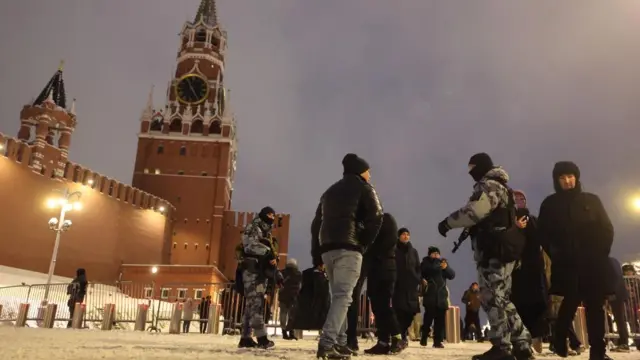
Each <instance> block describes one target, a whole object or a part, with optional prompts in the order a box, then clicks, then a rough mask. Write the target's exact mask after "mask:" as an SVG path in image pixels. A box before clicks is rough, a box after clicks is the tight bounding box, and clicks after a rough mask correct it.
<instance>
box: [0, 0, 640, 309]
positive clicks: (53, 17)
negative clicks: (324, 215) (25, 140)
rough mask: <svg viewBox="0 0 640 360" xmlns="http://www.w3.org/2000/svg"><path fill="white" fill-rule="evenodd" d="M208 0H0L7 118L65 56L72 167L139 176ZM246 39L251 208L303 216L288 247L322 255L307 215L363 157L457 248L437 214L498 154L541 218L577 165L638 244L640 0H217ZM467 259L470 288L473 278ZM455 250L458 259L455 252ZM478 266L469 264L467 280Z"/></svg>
mask: <svg viewBox="0 0 640 360" xmlns="http://www.w3.org/2000/svg"><path fill="white" fill-rule="evenodd" d="M197 5H198V0H188V1H187V0H182V1H172V0H146V1H126V0H110V1H80V0H77V1H71V0H59V1H55V2H52V1H44V0H40V1H36V0H23V1H10V2H3V3H2V4H0V14H2V15H0V16H1V17H2V21H0V49H2V67H0V83H1V84H2V93H1V94H2V96H0V115H1V117H0V124H1V129H2V131H4V132H6V133H9V134H15V133H17V129H18V124H19V121H18V113H19V110H20V107H21V106H22V105H23V104H24V103H25V102H27V101H28V100H29V99H30V98H31V97H33V96H36V95H37V93H38V91H40V89H41V87H42V86H44V84H45V82H46V81H47V79H48V78H49V77H50V76H51V74H52V73H53V72H54V71H55V68H56V66H57V63H58V61H59V59H61V58H65V59H66V60H67V67H66V73H65V76H66V81H67V89H68V92H69V94H70V96H72V97H77V98H78V113H79V126H78V129H77V131H76V132H75V133H74V135H73V143H72V148H71V158H72V159H73V160H74V161H77V162H80V163H83V164H87V165H90V166H91V167H93V168H94V169H96V170H98V171H101V172H103V173H105V174H109V175H110V176H114V177H116V178H118V179H121V180H124V181H129V179H131V172H132V167H133V161H134V154H135V147H136V135H135V134H136V131H137V129H138V118H139V115H140V113H141V111H142V108H143V107H144V105H145V102H146V96H147V93H148V89H149V87H150V85H151V84H155V85H156V89H157V90H158V91H157V92H156V94H155V101H156V103H157V104H162V103H163V100H164V95H165V94H164V89H165V88H166V83H167V81H168V80H169V77H170V75H171V72H172V68H173V65H174V60H175V55H176V50H177V47H178V38H177V33H178V32H179V30H180V28H181V26H182V24H183V22H184V21H185V20H187V19H191V18H192V17H193V15H194V14H195V10H196V8H197ZM218 8H219V13H220V19H221V21H222V22H223V23H224V25H225V26H226V27H227V30H228V31H229V56H228V63H227V74H226V77H225V79H226V81H227V84H228V85H229V86H230V87H231V89H232V92H231V100H232V106H233V109H234V111H235V113H236V115H237V120H238V123H239V136H240V155H239V169H238V174H237V181H236V186H235V188H236V190H235V192H234V207H235V208H236V209H241V210H256V209H259V208H260V207H262V206H263V205H265V204H271V205H273V206H274V207H276V209H278V210H283V211H288V212H291V213H292V217H293V221H294V223H293V228H292V233H291V235H292V237H291V239H292V244H291V253H292V254H293V255H294V256H295V257H297V258H299V259H300V260H301V262H302V263H304V264H309V263H310V261H309V257H308V251H309V245H308V243H309V234H308V233H309V230H308V229H309V223H310V220H311V218H312V215H313V211H314V209H315V206H316V203H317V201H318V198H319V196H320V194H321V193H322V191H323V190H324V188H326V187H327V186H328V185H329V184H330V183H331V182H332V181H335V180H336V179H337V178H338V177H339V176H340V173H341V166H340V160H341V158H342V156H343V155H344V154H345V153H346V152H350V151H352V152H357V153H358V154H360V155H361V156H362V157H364V158H366V159H367V160H368V161H369V162H370V163H371V165H372V168H373V176H374V182H375V184H376V186H377V187H378V190H379V193H380V195H381V197H382V200H383V204H384V206H385V208H386V209H387V210H389V211H391V212H393V213H394V214H395V216H396V217H397V219H398V222H399V223H400V224H402V225H406V226H408V227H409V228H410V229H411V230H412V236H413V240H414V242H415V244H416V246H417V247H418V249H419V250H420V251H421V253H423V254H424V253H425V250H426V247H427V246H428V245H430V244H435V245H438V246H440V247H441V249H443V251H445V254H446V250H447V249H448V248H449V243H450V241H451V240H452V239H442V238H441V237H439V235H438V234H437V231H436V224H437V223H438V221H439V220H441V219H442V218H443V217H444V216H446V215H447V214H448V213H449V212H450V211H452V210H454V209H455V208H456V207H457V206H460V205H462V204H463V203H464V202H465V200H466V197H467V196H468V194H469V192H470V189H471V179H470V177H469V176H468V175H467V174H466V162H467V160H468V158H469V156H470V155H471V154H473V153H474V152H478V151H486V152H489V153H490V154H491V155H492V156H493V158H494V160H495V161H496V162H497V163H500V164H503V165H504V166H505V167H506V168H507V170H508V171H509V172H510V174H511V176H512V183H513V186H514V187H517V188H521V189H523V190H525V191H526V192H527V194H528V197H529V203H530V205H531V206H532V207H533V208H534V209H535V211H536V212H537V209H536V208H537V206H539V204H540V202H541V200H542V199H543V197H544V196H545V195H547V194H548V193H549V192H550V191H552V186H551V169H552V167H553V163H554V162H555V161H557V160H565V159H571V160H575V161H576V162H577V163H578V164H579V165H580V166H581V168H582V172H583V177H584V183H585V186H586V188H587V189H589V190H592V191H595V192H596V193H598V194H600V195H601V197H602V198H603V200H604V202H605V204H606V206H607V207H608V210H609V211H610V213H611V217H612V218H613V221H614V222H615V225H616V231H617V234H618V235H617V238H616V245H615V251H616V253H617V254H620V255H621V254H624V253H626V252H629V251H633V250H636V251H637V245H634V244H637V241H636V239H635V236H636V234H637V228H638V224H640V217H639V216H635V215H632V214H630V213H629V211H628V209H627V207H626V204H627V203H626V199H625V197H627V196H629V194H633V193H635V192H637V191H640V187H639V186H638V183H639V181H638V179H639V178H640V168H639V167H638V165H637V164H638V161H637V157H638V155H637V154H638V153H640V142H638V141H637V136H638V135H637V134H638V133H639V132H640V125H639V124H640V122H639V119H640V105H639V104H640V102H638V96H639V95H638V94H640V65H639V64H640V46H639V45H638V41H637V34H638V33H640V29H639V27H640V25H639V24H640V22H638V16H639V15H638V14H640V7H638V6H637V5H636V4H634V3H632V2H628V3H611V2H600V1H571V2H562V3H558V2H539V1H536V2H509V3H505V2H503V1H500V2H498V1H482V2H473V3H471V2H463V1H460V2H456V1H447V2H432V1H419V0H415V1H413V0H402V1H382V0H360V1H356V0H352V1H348V2H347V1H337V0H331V1H329V0H327V1H322V2H318V1H284V0H270V1H262V0H251V1H250V0H243V1H230V0H226V1H225V0H220V1H219V5H218ZM467 251H468V249H463V250H461V251H460V253H459V254H457V255H455V256H453V257H452V259H451V263H452V265H453V266H455V267H457V268H458V270H459V271H458V273H459V274H460V277H459V278H460V280H459V281H458V282H457V284H454V285H453V286H452V287H453V289H454V290H455V291H454V295H455V296H456V297H457V296H458V295H456V294H458V293H459V292H460V291H461V289H462V288H463V287H466V285H467V284H468V283H470V282H471V281H473V280H474V279H475V275H473V272H472V268H473V267H472V265H471V264H470V261H471V260H470V258H471V257H470V255H469V254H468V253H467ZM446 255H447V256H449V255H448V254H446ZM463 270H466V271H463Z"/></svg>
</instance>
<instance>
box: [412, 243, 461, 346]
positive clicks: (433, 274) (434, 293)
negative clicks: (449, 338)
mask: <svg viewBox="0 0 640 360" xmlns="http://www.w3.org/2000/svg"><path fill="white" fill-rule="evenodd" d="M420 269H421V272H422V278H423V279H425V280H426V281H427V292H426V293H425V294H424V296H423V297H422V303H423V305H424V319H423V321H422V336H421V337H420V345H422V346H426V345H427V338H428V337H429V332H430V331H429V329H430V327H431V324H432V323H433V347H434V348H443V347H444V345H443V344H442V342H443V341H444V339H443V336H444V322H445V320H446V315H447V310H448V309H449V289H447V280H453V279H454V278H455V277H456V273H455V271H453V269H452V268H451V267H449V264H448V263H447V260H446V259H443V258H441V257H440V249H438V248H437V247H435V246H430V247H429V250H428V254H427V257H425V258H424V259H422V264H420Z"/></svg>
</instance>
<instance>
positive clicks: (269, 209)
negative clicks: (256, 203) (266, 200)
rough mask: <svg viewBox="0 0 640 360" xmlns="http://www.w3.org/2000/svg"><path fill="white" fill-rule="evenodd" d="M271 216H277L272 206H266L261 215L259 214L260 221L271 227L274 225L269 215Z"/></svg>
mask: <svg viewBox="0 0 640 360" xmlns="http://www.w3.org/2000/svg"><path fill="white" fill-rule="evenodd" d="M269 214H274V215H275V214H276V212H275V211H274V210H273V208H272V207H271V206H265V207H263V208H262V210H260V213H259V214H258V217H260V220H262V221H264V222H265V223H267V224H269V225H271V224H273V220H274V219H271V218H269V217H268V216H267V215H269Z"/></svg>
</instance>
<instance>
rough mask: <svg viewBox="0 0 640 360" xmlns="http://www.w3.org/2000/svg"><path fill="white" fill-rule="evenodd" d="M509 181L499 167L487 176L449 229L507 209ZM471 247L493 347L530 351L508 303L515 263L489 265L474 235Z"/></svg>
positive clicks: (526, 333)
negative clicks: (497, 209)
mask: <svg viewBox="0 0 640 360" xmlns="http://www.w3.org/2000/svg"><path fill="white" fill-rule="evenodd" d="M508 180H509V175H508V174H507V173H506V171H504V170H503V169H502V168H500V167H495V168H493V169H492V170H490V171H489V172H487V173H486V175H485V176H484V177H483V178H482V179H481V180H480V181H478V182H477V183H476V184H475V185H474V187H473V190H474V193H473V195H472V196H471V198H470V199H469V202H468V203H467V205H466V206H464V207H463V208H462V209H460V210H458V211H456V212H454V213H453V214H451V215H450V216H449V217H448V218H447V220H446V222H447V225H448V226H449V227H450V228H468V227H472V226H474V225H477V224H479V223H480V222H481V221H482V220H483V219H485V218H486V217H488V216H489V215H490V214H491V213H492V212H493V211H494V210H495V209H496V208H498V207H506V206H507V204H508V203H509V193H508V190H507V188H506V187H505V186H504V185H503V184H502V183H506V182H507V181H508ZM501 182H502V183H501ZM472 234H473V232H472ZM472 244H473V249H474V259H475V260H476V263H477V268H478V284H479V285H480V295H481V296H480V300H481V303H482V308H483V309H484V311H485V312H486V313H487V316H488V317H489V323H490V324H491V330H489V338H490V340H491V343H492V344H493V345H494V347H499V348H501V349H503V350H506V351H509V350H510V349H511V345H512V344H513V346H514V348H515V349H517V350H522V351H528V350H529V348H530V346H531V345H530V344H531V335H530V334H529V331H527V329H526V328H525V327H524V324H523V323H522V320H521V319H520V316H519V315H518V312H517V311H516V308H515V306H514V305H513V303H512V302H511V300H510V299H509V297H510V295H511V273H512V272H513V269H514V267H515V262H512V263H507V264H503V263H501V262H500V261H499V260H497V259H489V260H488V261H487V259H485V258H484V256H483V254H482V251H480V250H479V249H478V246H477V239H476V238H475V236H473V235H472Z"/></svg>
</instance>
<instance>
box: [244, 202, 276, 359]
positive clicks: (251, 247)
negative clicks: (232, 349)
mask: <svg viewBox="0 0 640 360" xmlns="http://www.w3.org/2000/svg"><path fill="white" fill-rule="evenodd" d="M274 219H275V211H274V210H273V209H272V208H271V207H268V206H267V207H265V208H263V209H262V210H260V213H259V214H258V216H257V217H256V218H255V219H253V221H252V222H251V223H249V225H247V227H246V228H245V229H244V234H243V236H242V245H243V247H244V256H243V261H242V281H243V283H244V297H245V309H244V315H243V318H242V335H241V337H240V343H239V344H238V347H240V348H251V347H258V348H263V349H268V348H272V347H273V346H274V343H273V341H270V340H269V339H268V338H267V332H266V330H265V326H264V297H265V293H266V291H267V280H268V278H269V276H270V274H273V273H274V271H276V264H277V262H276V255H275V254H274V252H273V250H272V248H271V243H270V241H269V238H270V237H271V228H272V226H273V221H274ZM251 329H253V332H254V335H255V336H256V337H257V338H258V342H257V343H256V342H255V341H253V339H252V337H251Z"/></svg>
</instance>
